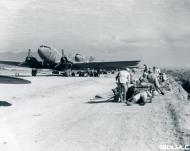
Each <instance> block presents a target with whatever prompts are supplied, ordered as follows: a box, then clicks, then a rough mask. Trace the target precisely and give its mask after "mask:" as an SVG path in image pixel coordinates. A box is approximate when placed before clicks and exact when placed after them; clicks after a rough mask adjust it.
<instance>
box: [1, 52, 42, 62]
mask: <svg viewBox="0 0 190 151" xmlns="http://www.w3.org/2000/svg"><path fill="white" fill-rule="evenodd" d="M27 55H28V52H26V51H21V52H0V60H12V61H24V60H25V58H26V57H27ZM32 56H34V57H36V58H37V59H40V58H39V56H38V54H37V52H32Z"/></svg>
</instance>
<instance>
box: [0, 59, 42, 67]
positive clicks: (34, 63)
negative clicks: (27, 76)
mask: <svg viewBox="0 0 190 151" xmlns="http://www.w3.org/2000/svg"><path fill="white" fill-rule="evenodd" d="M0 64H4V65H11V66H19V67H28V68H39V69H41V68H43V67H42V62H39V61H37V60H35V59H31V60H29V61H27V60H25V61H23V62H19V61H0Z"/></svg>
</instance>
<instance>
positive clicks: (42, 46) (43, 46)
mask: <svg viewBox="0 0 190 151" xmlns="http://www.w3.org/2000/svg"><path fill="white" fill-rule="evenodd" d="M40 48H49V49H51V47H49V46H45V45H41V46H40Z"/></svg>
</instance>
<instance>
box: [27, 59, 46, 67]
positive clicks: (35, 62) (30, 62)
mask: <svg viewBox="0 0 190 151" xmlns="http://www.w3.org/2000/svg"><path fill="white" fill-rule="evenodd" d="M25 63H27V64H28V65H29V66H30V67H31V68H39V67H41V66H42V63H41V62H39V61H38V60H37V59H36V58H35V57H26V59H25Z"/></svg>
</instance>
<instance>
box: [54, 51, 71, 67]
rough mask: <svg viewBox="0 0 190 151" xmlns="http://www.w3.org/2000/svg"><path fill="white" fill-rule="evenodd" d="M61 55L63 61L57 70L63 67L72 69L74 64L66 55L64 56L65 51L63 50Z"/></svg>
mask: <svg viewBox="0 0 190 151" xmlns="http://www.w3.org/2000/svg"><path fill="white" fill-rule="evenodd" d="M61 55H62V57H61V60H60V62H59V63H58V64H57V65H56V66H55V68H59V67H61V66H62V67H63V66H65V68H68V67H70V66H71V65H72V62H70V61H69V60H68V58H67V57H66V56H65V54H64V49H61Z"/></svg>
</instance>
